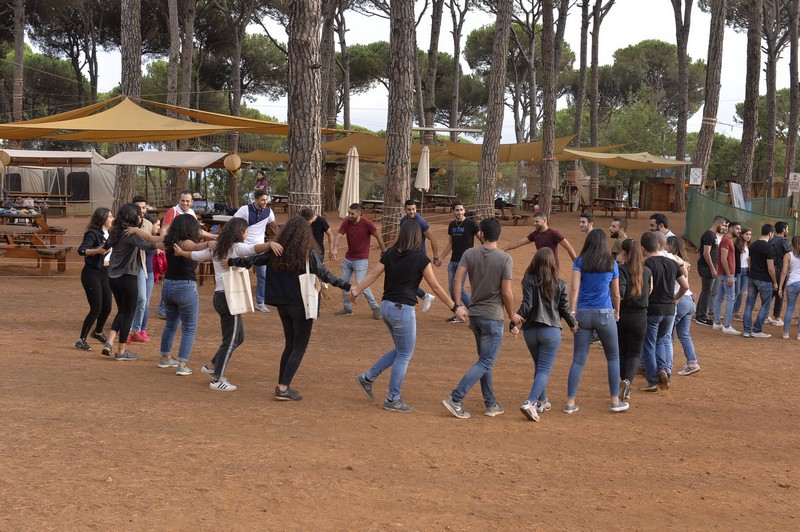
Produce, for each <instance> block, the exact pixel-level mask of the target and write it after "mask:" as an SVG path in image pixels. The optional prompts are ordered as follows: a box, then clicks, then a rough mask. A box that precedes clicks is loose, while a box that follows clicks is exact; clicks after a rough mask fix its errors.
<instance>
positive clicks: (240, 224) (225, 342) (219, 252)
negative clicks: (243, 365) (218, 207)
mask: <svg viewBox="0 0 800 532" xmlns="http://www.w3.org/2000/svg"><path fill="white" fill-rule="evenodd" d="M246 236H247V220H245V219H244V218H236V217H233V218H231V219H230V221H228V223H226V224H225V226H224V227H223V228H222V231H221V232H220V234H219V239H218V240H217V247H216V248H214V249H213V250H211V249H204V250H201V251H192V252H189V251H183V250H182V249H181V248H180V247H179V246H177V245H175V246H173V251H174V253H175V254H176V255H179V256H181V257H184V258H190V259H192V260H194V261H196V262H201V261H206V260H211V261H213V264H214V281H215V283H216V288H215V290H214V300H213V302H214V310H216V311H217V314H219V324H220V327H221V329H222V342H221V343H220V345H219V349H217V352H216V353H215V354H214V356H213V357H212V358H211V363H210V364H205V365H204V366H203V367H202V368H201V369H202V371H203V373H205V374H206V375H210V376H211V384H209V387H210V388H211V389H212V390H218V391H221V392H232V391H235V390H236V385H234V384H231V383H230V382H228V379H226V378H225V370H226V369H227V367H228V361H229V360H230V358H231V356H232V355H233V351H234V350H235V349H236V348H237V347H239V346H240V345H242V342H244V323H243V321H242V317H241V316H240V315H238V314H235V315H234V314H231V313H230V310H229V309H228V301H227V299H225V286H224V285H223V284H222V274H223V273H224V272H225V270H226V269H227V267H226V266H223V265H222V263H223V261H225V260H227V259H229V258H235V257H247V256H251V255H255V254H256V253H262V252H264V251H267V250H268V249H271V250H272V252H273V253H275V254H276V255H280V253H281V251H282V249H281V247H280V245H279V244H277V243H276V242H265V243H262V244H256V245H250V244H245V243H244V240H245V238H246Z"/></svg>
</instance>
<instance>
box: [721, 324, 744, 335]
mask: <svg viewBox="0 0 800 532" xmlns="http://www.w3.org/2000/svg"><path fill="white" fill-rule="evenodd" d="M722 332H724V333H725V334H733V335H735V336H740V335H741V334H742V332H741V331H737V330H736V329H734V328H733V326H730V327H722Z"/></svg>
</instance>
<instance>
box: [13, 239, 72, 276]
mask: <svg viewBox="0 0 800 532" xmlns="http://www.w3.org/2000/svg"><path fill="white" fill-rule="evenodd" d="M70 250H72V246H68V245H54V246H47V247H44V248H39V247H33V246H0V255H2V256H3V257H8V258H20V259H36V266H37V267H39V268H40V271H39V273H40V274H41V275H45V276H46V275H50V267H51V265H52V263H53V261H58V272H59V273H64V272H65V271H67V253H68V252H69V251H70Z"/></svg>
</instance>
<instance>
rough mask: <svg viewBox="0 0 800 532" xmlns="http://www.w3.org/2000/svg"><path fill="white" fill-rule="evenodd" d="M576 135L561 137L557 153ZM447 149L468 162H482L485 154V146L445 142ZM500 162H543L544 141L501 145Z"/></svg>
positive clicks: (557, 143)
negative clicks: (482, 156)
mask: <svg viewBox="0 0 800 532" xmlns="http://www.w3.org/2000/svg"><path fill="white" fill-rule="evenodd" d="M573 138H575V135H569V136H567V137H559V138H557V139H556V142H555V153H556V154H558V153H559V152H561V151H563V150H564V148H566V147H567V145H569V143H570V141H571V140H572V139H573ZM444 145H445V147H446V148H447V149H448V150H449V151H450V154H451V155H454V156H456V157H458V158H459V159H465V160H467V161H473V162H476V163H477V162H480V160H481V154H482V153H483V144H462V143H460V142H445V143H444ZM497 161H498V162H501V163H508V162H514V161H531V162H533V163H539V162H541V161H542V141H535V142H524V143H520V144H501V145H500V153H499V155H498V159H497Z"/></svg>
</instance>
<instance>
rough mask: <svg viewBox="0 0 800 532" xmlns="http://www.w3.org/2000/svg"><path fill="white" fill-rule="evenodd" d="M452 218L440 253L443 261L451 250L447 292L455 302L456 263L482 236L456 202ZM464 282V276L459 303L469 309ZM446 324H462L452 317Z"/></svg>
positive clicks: (465, 280) (462, 206) (468, 299)
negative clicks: (445, 243)
mask: <svg viewBox="0 0 800 532" xmlns="http://www.w3.org/2000/svg"><path fill="white" fill-rule="evenodd" d="M453 217H454V218H455V219H454V220H453V221H452V222H450V225H449V226H448V227H447V236H448V239H447V245H446V246H445V247H444V251H442V259H443V260H444V259H445V258H447V255H448V254H449V253H450V251H451V250H452V252H453V255H452V256H451V257H450V262H448V263H447V290H448V292H450V298H451V299H453V300H455V297H456V295H455V292H454V290H457V288H455V287H454V286H453V279H455V276H456V269H457V268H458V263H459V262H461V257H462V256H463V255H464V252H465V251H466V250H468V249H471V248H472V246H474V245H475V238H476V237H477V238H478V240H479V241H480V242H481V243H483V236H482V235H481V230H480V228H479V227H478V224H476V223H475V222H474V221H472V220H470V219H469V218H467V217H466V210H465V208H464V204H463V203H461V202H460V201H456V202H455V203H454V204H453ZM466 282H467V278H466V276H465V277H464V279H463V280H462V282H461V302H462V303H463V304H464V306H465V307H467V308H469V305H470V303H471V302H472V299H471V298H470V296H469V294H468V293H467V291H466V289H465V288H464V286H465V285H466ZM447 323H463V321H461V320H459V319H458V318H456V317H455V316H453V317H452V318H449V319H448V320H447Z"/></svg>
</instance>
